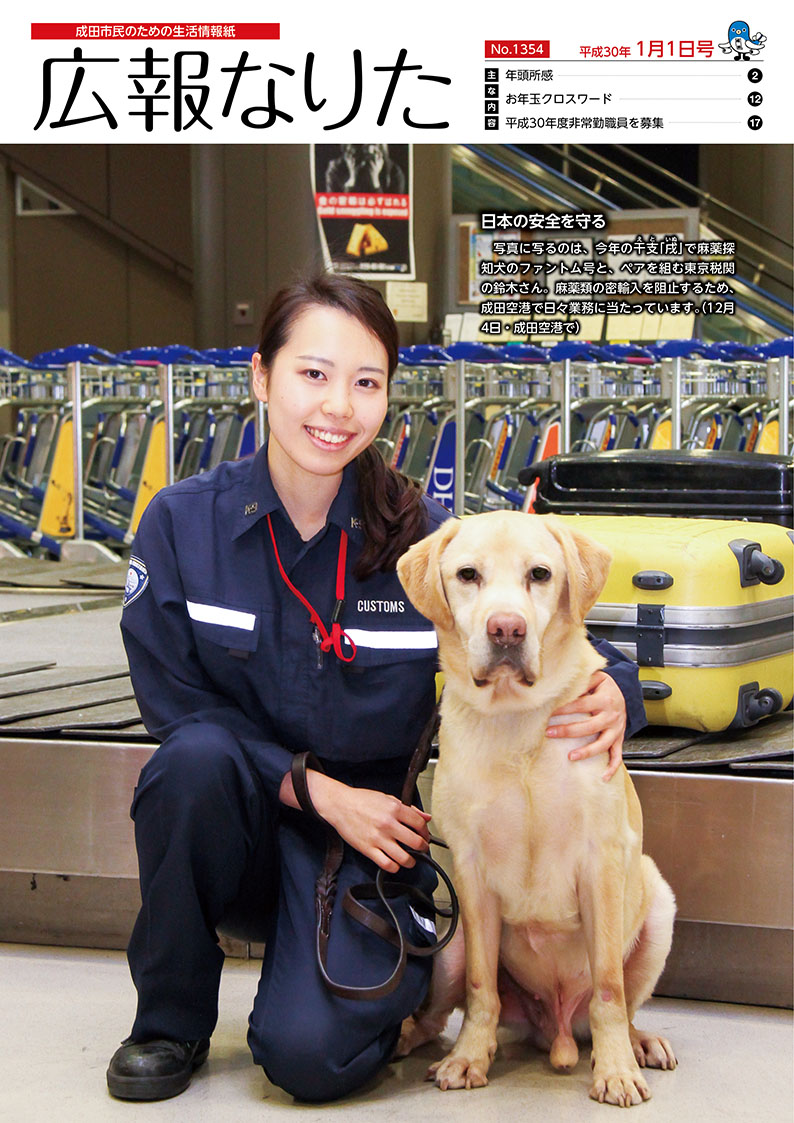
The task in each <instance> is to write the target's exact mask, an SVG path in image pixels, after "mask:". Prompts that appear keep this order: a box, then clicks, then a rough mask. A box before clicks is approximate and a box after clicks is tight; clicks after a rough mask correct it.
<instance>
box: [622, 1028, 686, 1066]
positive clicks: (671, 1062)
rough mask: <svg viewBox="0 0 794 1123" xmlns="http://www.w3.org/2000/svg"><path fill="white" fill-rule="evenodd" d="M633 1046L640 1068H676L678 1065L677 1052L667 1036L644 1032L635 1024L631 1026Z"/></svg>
mask: <svg viewBox="0 0 794 1123" xmlns="http://www.w3.org/2000/svg"><path fill="white" fill-rule="evenodd" d="M629 1032H630V1036H631V1047H632V1049H633V1050H634V1056H635V1057H636V1058H637V1064H638V1065H639V1066H640V1068H665V1069H674V1068H675V1066H676V1065H677V1063H678V1062H677V1061H676V1059H675V1053H674V1052H673V1049H672V1046H671V1045H670V1042H669V1041H668V1040H667V1038H666V1037H657V1036H655V1034H652V1033H643V1032H642V1030H637V1029H635V1028H634V1026H631V1028H630V1031H629Z"/></svg>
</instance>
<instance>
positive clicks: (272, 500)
mask: <svg viewBox="0 0 794 1123" xmlns="http://www.w3.org/2000/svg"><path fill="white" fill-rule="evenodd" d="M238 503H239V506H238V509H237V511H236V512H235V515H234V522H233V526H232V540H234V539H236V538H239V537H240V535H242V534H245V532H246V531H247V530H250V529H251V527H252V526H254V524H255V523H258V522H259V520H260V519H263V518H264V517H265V516H266V515H268V514H270V513H271V512H273V511H280V512H281V514H282V515H283V517H284V518H285V519H286V520H287V521H288V522H289V515H288V514H287V512H286V511H285V510H284V505H283V503H282V502H281V500H280V499H279V496H278V492H277V491H276V489H275V487H274V486H273V481H272V480H271V478H270V469H269V467H268V463H267V443H265V444H264V445H263V446H262V448H260V450H259V452H257V454H256V456H255V457H254V458H253V461H252V462H251V472H250V475H249V477H248V480H247V482H246V484H245V486H244V487H243V489H242V495H241V497H240V499H239V500H238ZM327 522H328V523H333V524H334V525H335V526H338V527H339V528H340V529H341V530H344V531H345V532H346V533H347V534H348V535H349V536H350V538H351V539H352V540H353V541H361V540H363V538H364V532H363V530H362V528H361V506H360V503H359V496H358V480H357V471H356V465H355V463H350V464H348V466H347V467H346V468H345V470H344V473H343V474H342V483H341V484H340V487H339V491H338V492H337V493H336V496H335V497H334V501H333V503H332V504H331V509H330V510H329V512H328V519H327Z"/></svg>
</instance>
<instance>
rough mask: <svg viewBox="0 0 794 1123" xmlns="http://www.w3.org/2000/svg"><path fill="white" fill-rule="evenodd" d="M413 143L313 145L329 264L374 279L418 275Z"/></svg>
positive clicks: (314, 187)
mask: <svg viewBox="0 0 794 1123" xmlns="http://www.w3.org/2000/svg"><path fill="white" fill-rule="evenodd" d="M412 155H413V154H412V145H410V144H313V145H311V154H310V159H311V173H312V192H313V194H314V205H315V209H316V212H317V222H318V225H319V228H320V242H321V244H322V250H323V257H324V259H325V263H326V265H327V266H328V267H329V268H331V269H333V270H334V271H335V272H337V273H350V274H352V275H353V276H356V277H364V278H369V279H370V280H374V279H380V278H384V279H385V278H388V277H399V278H400V279H401V280H404V281H411V280H413V279H414V277H415V271H414V238H413V158H412Z"/></svg>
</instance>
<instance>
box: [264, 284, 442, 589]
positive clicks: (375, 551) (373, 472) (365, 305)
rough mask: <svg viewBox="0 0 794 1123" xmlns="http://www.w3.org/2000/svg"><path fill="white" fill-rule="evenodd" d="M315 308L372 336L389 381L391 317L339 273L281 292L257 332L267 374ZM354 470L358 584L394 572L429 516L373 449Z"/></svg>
mask: <svg viewBox="0 0 794 1123" xmlns="http://www.w3.org/2000/svg"><path fill="white" fill-rule="evenodd" d="M314 306H317V307H325V308H335V309H337V310H338V311H340V312H345V313H347V315H348V316H352V317H353V318H354V319H356V320H358V322H359V323H360V324H361V325H362V326H363V327H365V328H366V329H367V331H370V332H372V334H373V335H374V336H375V337H376V338H377V339H379V340H380V342H381V343H382V344H383V346H384V348H385V350H386V355H387V357H388V378H389V380H391V376H392V374H393V373H394V369H395V367H396V366H397V363H398V361H399V354H398V336H397V325H396V324H395V322H394V317H393V316H392V314H391V312H390V311H389V307H388V305H387V304H386V301H385V300H384V299H383V297H382V296H381V294H380V293H379V292H378V291H377V289H373V288H371V287H370V286H369V285H367V284H365V283H364V281H359V280H356V279H355V278H354V277H345V276H343V275H342V274H339V273H318V274H316V275H315V276H313V277H308V278H305V279H303V280H299V281H296V282H294V283H293V284H290V285H285V286H284V287H283V288H281V289H279V291H278V292H277V293H276V295H275V296H274V297H273V299H272V300H271V302H270V306H269V308H268V310H267V312H266V313H265V318H264V321H263V323H262V327H261V330H260V332H259V348H258V350H259V354H260V355H261V356H262V365H263V367H265V369H268V368H269V367H270V366H271V365H272V363H273V360H274V359H275V357H276V355H277V354H278V352H279V351H280V350H281V348H282V347H283V346H284V344H285V343H286V342H287V338H288V336H289V333H290V331H291V330H292V325H293V324H294V323H295V320H296V319H297V318H298V316H300V315H301V313H302V312H304V311H305V310H306V309H307V308H311V307H314ZM356 470H357V472H358V490H359V496H360V499H361V512H362V522H363V524H364V533H365V536H366V542H365V545H364V549H363V550H362V552H361V556H360V557H359V559H358V562H357V563H356V568H355V575H356V577H357V578H358V579H359V580H360V581H361V580H363V579H364V578H365V577H369V576H370V575H371V574H373V573H376V572H378V571H379V570H381V571H384V570H391V569H394V567H395V566H396V564H397V559H398V558H399V557H401V555H402V554H404V553H405V551H406V550H407V549H408V547H409V546H410V545H411V544H412V543H414V542H417V541H419V539H420V538H423V537H424V535H425V533H426V530H427V513H426V511H425V507H424V503H423V502H422V489H421V488H420V486H419V484H417V483H416V482H415V481H414V480H410V479H408V477H407V476H404V475H403V474H402V473H401V472H395V471H394V469H393V468H390V467H389V466H388V464H386V462H385V461H384V459H383V457H382V456H381V455H380V453H379V452H378V450H377V449H376V448H373V446H372V445H370V446H369V448H365V449H364V451H363V452H361V453H360V454H359V455H358V456H357V457H356Z"/></svg>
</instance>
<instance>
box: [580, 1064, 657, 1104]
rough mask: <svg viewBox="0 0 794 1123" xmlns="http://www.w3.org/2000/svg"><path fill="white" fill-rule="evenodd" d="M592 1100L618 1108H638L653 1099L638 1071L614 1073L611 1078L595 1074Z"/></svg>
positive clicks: (591, 1091) (591, 1093) (591, 1092)
mask: <svg viewBox="0 0 794 1123" xmlns="http://www.w3.org/2000/svg"><path fill="white" fill-rule="evenodd" d="M590 1098H591V1099H593V1100H598V1102H599V1103H602V1104H604V1103H607V1104H616V1105H617V1106H618V1107H636V1105H637V1104H641V1103H642V1102H643V1100H649V1099H650V1098H651V1093H650V1089H649V1088H648V1085H647V1084H646V1083H645V1080H644V1078H643V1076H642V1074H641V1072H640V1070H639V1069H637V1071H636V1072H622V1073H614V1074H613V1075H611V1076H600V1075H599V1074H598V1073H595V1074H594V1077H593V1086H592V1088H591V1089H590Z"/></svg>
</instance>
